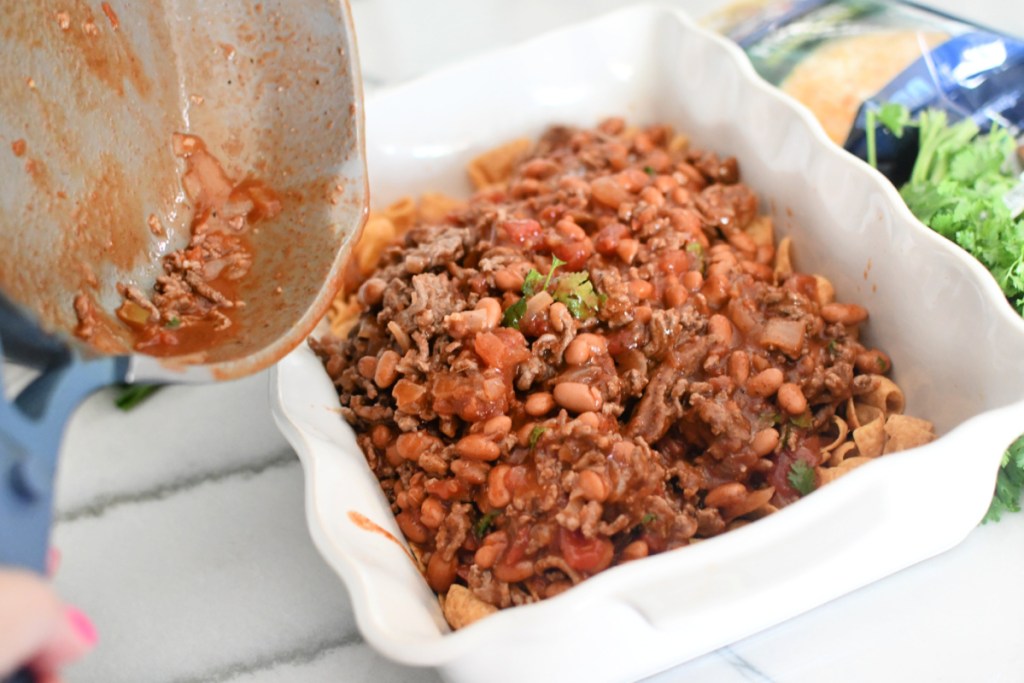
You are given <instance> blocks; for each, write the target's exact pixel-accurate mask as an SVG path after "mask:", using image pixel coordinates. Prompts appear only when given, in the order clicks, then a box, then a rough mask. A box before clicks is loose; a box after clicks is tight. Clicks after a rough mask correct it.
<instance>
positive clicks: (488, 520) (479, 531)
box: [473, 510, 498, 539]
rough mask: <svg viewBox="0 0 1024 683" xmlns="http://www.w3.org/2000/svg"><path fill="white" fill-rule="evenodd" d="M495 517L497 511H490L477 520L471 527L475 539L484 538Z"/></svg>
mask: <svg viewBox="0 0 1024 683" xmlns="http://www.w3.org/2000/svg"><path fill="white" fill-rule="evenodd" d="M497 516H498V512H497V510H491V511H490V512H488V513H487V514H486V515H484V516H483V517H481V518H480V519H478V520H477V521H476V524H474V525H473V535H474V536H476V537H477V539H481V538H483V537H484V536H486V535H487V532H488V531H489V530H490V528H491V525H492V524H494V520H495V518H496V517H497Z"/></svg>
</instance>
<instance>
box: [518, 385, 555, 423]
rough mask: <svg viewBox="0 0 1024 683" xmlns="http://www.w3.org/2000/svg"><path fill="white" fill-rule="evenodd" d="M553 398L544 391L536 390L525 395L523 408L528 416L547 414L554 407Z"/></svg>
mask: <svg viewBox="0 0 1024 683" xmlns="http://www.w3.org/2000/svg"><path fill="white" fill-rule="evenodd" d="M554 407H555V399H554V397H552V396H551V394H550V393H548V392H546V391H538V392H536V393H533V394H530V395H529V396H527V397H526V401H525V402H524V403H523V410H525V411H526V414H527V415H529V416H530V417H541V416H543V415H547V414H548V413H550V412H551V411H552V409H554Z"/></svg>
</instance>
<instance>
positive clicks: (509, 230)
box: [499, 218, 541, 246]
mask: <svg viewBox="0 0 1024 683" xmlns="http://www.w3.org/2000/svg"><path fill="white" fill-rule="evenodd" d="M499 229H500V230H501V231H503V232H504V233H505V235H506V236H507V237H508V240H509V241H510V242H512V243H513V244H518V245H520V246H526V245H529V244H532V243H533V242H535V241H536V240H537V238H539V237H540V233H541V227H540V223H538V222H537V221H535V220H533V219H532V218H512V219H509V220H507V221H503V222H502V223H501V225H500V226H499Z"/></svg>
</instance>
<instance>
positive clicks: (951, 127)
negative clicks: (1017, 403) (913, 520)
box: [900, 110, 1024, 521]
mask: <svg viewBox="0 0 1024 683" xmlns="http://www.w3.org/2000/svg"><path fill="white" fill-rule="evenodd" d="M917 125H918V129H919V136H918V138H919V140H918V152H917V158H916V159H915V161H914V167H913V170H912V171H911V174H910V180H909V181H907V183H906V184H905V185H904V186H903V187H902V188H900V194H901V195H902V197H903V200H904V201H905V202H906V203H907V206H908V207H910V210H911V211H912V212H913V213H914V215H916V216H917V217H918V218H919V219H920V220H921V222H923V223H925V224H926V225H928V227H930V228H931V229H932V230H934V231H935V232H937V233H939V234H940V235H943V236H944V237H946V238H948V239H950V240H952V241H953V242H955V243H956V244H958V245H960V246H961V247H962V248H964V249H965V250H967V252H969V253H970V254H971V255H972V256H974V257H975V258H976V259H977V260H978V261H980V262H981V264H982V265H983V266H985V267H986V268H987V269H988V270H989V271H990V272H991V273H992V275H993V276H995V279H996V282H998V283H999V286H1000V287H1002V290H1003V293H1004V294H1005V295H1006V298H1007V300H1009V302H1010V305H1012V306H1013V307H1014V308H1015V309H1016V310H1017V312H1018V313H1020V314H1021V315H1024V216H1022V215H1019V214H1018V215H1015V214H1014V213H1013V211H1012V209H1011V208H1010V206H1008V204H1007V197H1011V195H1012V194H1013V193H1015V192H1019V191H1020V187H1021V181H1020V179H1019V178H1018V177H1017V176H1016V174H1015V173H1014V172H1013V170H1012V169H1013V164H1012V163H1010V161H1011V160H1012V159H1013V156H1014V155H1015V154H1016V152H1017V144H1016V141H1015V140H1014V138H1013V136H1012V135H1011V134H1010V133H1008V132H1007V131H1006V130H1005V129H1003V128H999V127H994V128H993V129H992V130H991V131H989V132H988V133H987V134H981V133H980V131H979V129H978V126H977V125H976V124H975V123H974V122H973V121H971V120H970V119H964V120H962V121H959V122H957V123H953V124H950V123H949V120H948V118H947V116H946V113H945V112H944V111H941V110H926V111H923V112H921V114H920V115H919V116H918V120H917ZM1022 492H1024V435H1021V437H1020V438H1018V439H1017V440H1016V441H1015V442H1014V443H1013V445H1011V446H1010V448H1009V449H1007V451H1006V453H1005V455H1004V456H1003V463H1002V467H1001V468H1000V470H999V473H998V475H997V479H996V488H995V494H994V497H993V500H992V503H991V506H990V507H989V511H988V514H987V515H986V517H985V521H997V520H998V519H999V517H1000V515H1001V514H1002V513H1003V512H1017V511H1019V510H1020V509H1021V504H1020V501H1021V495H1022Z"/></svg>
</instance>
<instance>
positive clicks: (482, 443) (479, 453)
mask: <svg viewBox="0 0 1024 683" xmlns="http://www.w3.org/2000/svg"><path fill="white" fill-rule="evenodd" d="M455 452H456V453H458V454H459V455H461V456H462V457H463V458H470V459H472V460H497V459H498V456H499V455H501V449H500V448H499V447H498V444H496V443H494V441H492V440H491V439H489V438H487V437H486V436H484V435H483V434H469V435H467V436H464V437H462V438H461V439H459V440H458V441H457V442H455Z"/></svg>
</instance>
